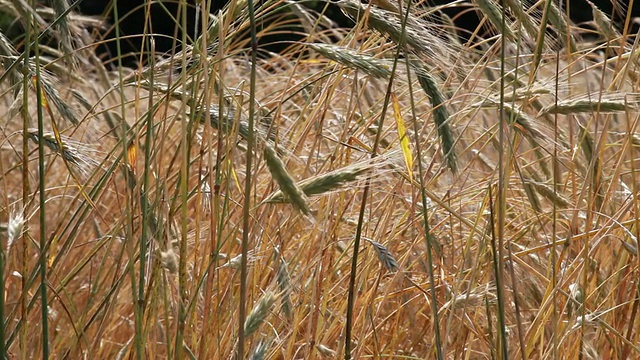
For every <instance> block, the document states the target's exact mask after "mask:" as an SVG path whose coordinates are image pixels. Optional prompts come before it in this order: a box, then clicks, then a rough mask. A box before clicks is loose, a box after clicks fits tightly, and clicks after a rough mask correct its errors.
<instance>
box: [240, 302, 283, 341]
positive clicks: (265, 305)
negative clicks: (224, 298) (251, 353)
mask: <svg viewBox="0 0 640 360" xmlns="http://www.w3.org/2000/svg"><path fill="white" fill-rule="evenodd" d="M275 301H276V296H275V295H274V294H273V293H272V292H266V293H265V294H264V295H262V298H260V300H259V301H258V304H257V305H256V306H255V307H254V308H253V309H251V312H250V313H249V315H247V319H246V320H245V322H244V333H245V334H246V336H247V337H249V336H251V335H252V334H253V333H254V332H256V330H258V328H260V325H261V324H262V322H263V321H264V319H265V318H266V317H267V315H269V310H270V309H271V307H272V306H273V303H274V302H275Z"/></svg>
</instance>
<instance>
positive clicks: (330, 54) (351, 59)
mask: <svg viewBox="0 0 640 360" xmlns="http://www.w3.org/2000/svg"><path fill="white" fill-rule="evenodd" d="M308 46H309V47H310V48H312V49H313V50H315V51H317V52H319V53H320V54H322V56H324V57H326V58H329V59H331V60H334V61H337V62H338V63H340V64H342V65H344V66H348V67H351V68H356V69H359V70H362V71H364V72H365V73H366V74H369V75H371V76H375V77H378V78H384V79H387V78H389V77H390V76H391V68H390V66H389V65H390V64H389V63H388V62H386V61H384V60H380V59H376V58H374V57H372V56H369V55H365V54H362V53H359V52H356V51H353V50H351V49H349V48H346V47H344V46H337V45H332V44H319V43H313V44H308Z"/></svg>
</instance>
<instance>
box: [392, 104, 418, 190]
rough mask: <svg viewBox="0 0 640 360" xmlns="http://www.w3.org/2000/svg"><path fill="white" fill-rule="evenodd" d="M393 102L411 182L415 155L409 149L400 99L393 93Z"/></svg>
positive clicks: (401, 145) (394, 114)
mask: <svg viewBox="0 0 640 360" xmlns="http://www.w3.org/2000/svg"><path fill="white" fill-rule="evenodd" d="M391 101H392V103H393V117H394V118H395V119H396V127H397V129H398V139H399V140H400V147H401V148H402V155H403V157H404V163H405V165H407V173H408V174H409V180H413V155H412V154H411V148H410V147H409V137H408V136H407V129H406V127H405V126H404V120H402V112H401V111H400V102H398V97H396V94H394V93H391Z"/></svg>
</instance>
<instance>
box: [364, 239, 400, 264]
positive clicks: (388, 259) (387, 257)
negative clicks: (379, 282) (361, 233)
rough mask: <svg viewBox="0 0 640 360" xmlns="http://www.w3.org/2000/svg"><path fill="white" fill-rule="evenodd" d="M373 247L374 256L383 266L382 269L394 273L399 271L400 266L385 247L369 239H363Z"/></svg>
mask: <svg viewBox="0 0 640 360" xmlns="http://www.w3.org/2000/svg"><path fill="white" fill-rule="evenodd" d="M365 240H367V241H368V242H369V244H371V246H373V249H374V250H375V251H376V255H378V260H380V262H381V263H382V265H384V267H385V268H386V269H387V270H388V271H390V272H396V271H398V270H400V264H398V262H397V261H396V259H395V258H394V257H393V255H392V254H391V252H390V251H389V249H387V247H386V246H384V245H382V244H380V243H379V242H376V241H373V240H371V239H365Z"/></svg>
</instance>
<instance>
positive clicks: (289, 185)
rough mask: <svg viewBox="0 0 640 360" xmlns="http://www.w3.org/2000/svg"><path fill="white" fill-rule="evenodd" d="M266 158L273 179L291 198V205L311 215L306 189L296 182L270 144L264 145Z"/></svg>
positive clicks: (285, 194)
mask: <svg viewBox="0 0 640 360" xmlns="http://www.w3.org/2000/svg"><path fill="white" fill-rule="evenodd" d="M264 159H265V161H266V162H267V167H268V168H269V172H270V173H271V176H272V177H273V180H275V182H276V183H277V184H278V186H279V187H280V191H282V193H283V194H284V196H286V197H287V198H288V199H289V202H290V203H291V205H293V207H294V208H295V209H296V210H298V211H300V212H301V213H303V214H304V215H310V214H311V210H310V209H309V205H308V204H307V197H306V195H305V193H304V191H302V189H301V188H300V186H299V185H298V184H296V182H295V181H294V180H293V178H292V177H291V175H290V174H289V172H288V171H287V169H286V167H285V166H284V162H283V161H282V159H280V157H279V156H278V154H277V153H276V151H275V150H274V149H273V148H272V147H271V146H269V145H267V146H265V147H264Z"/></svg>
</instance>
